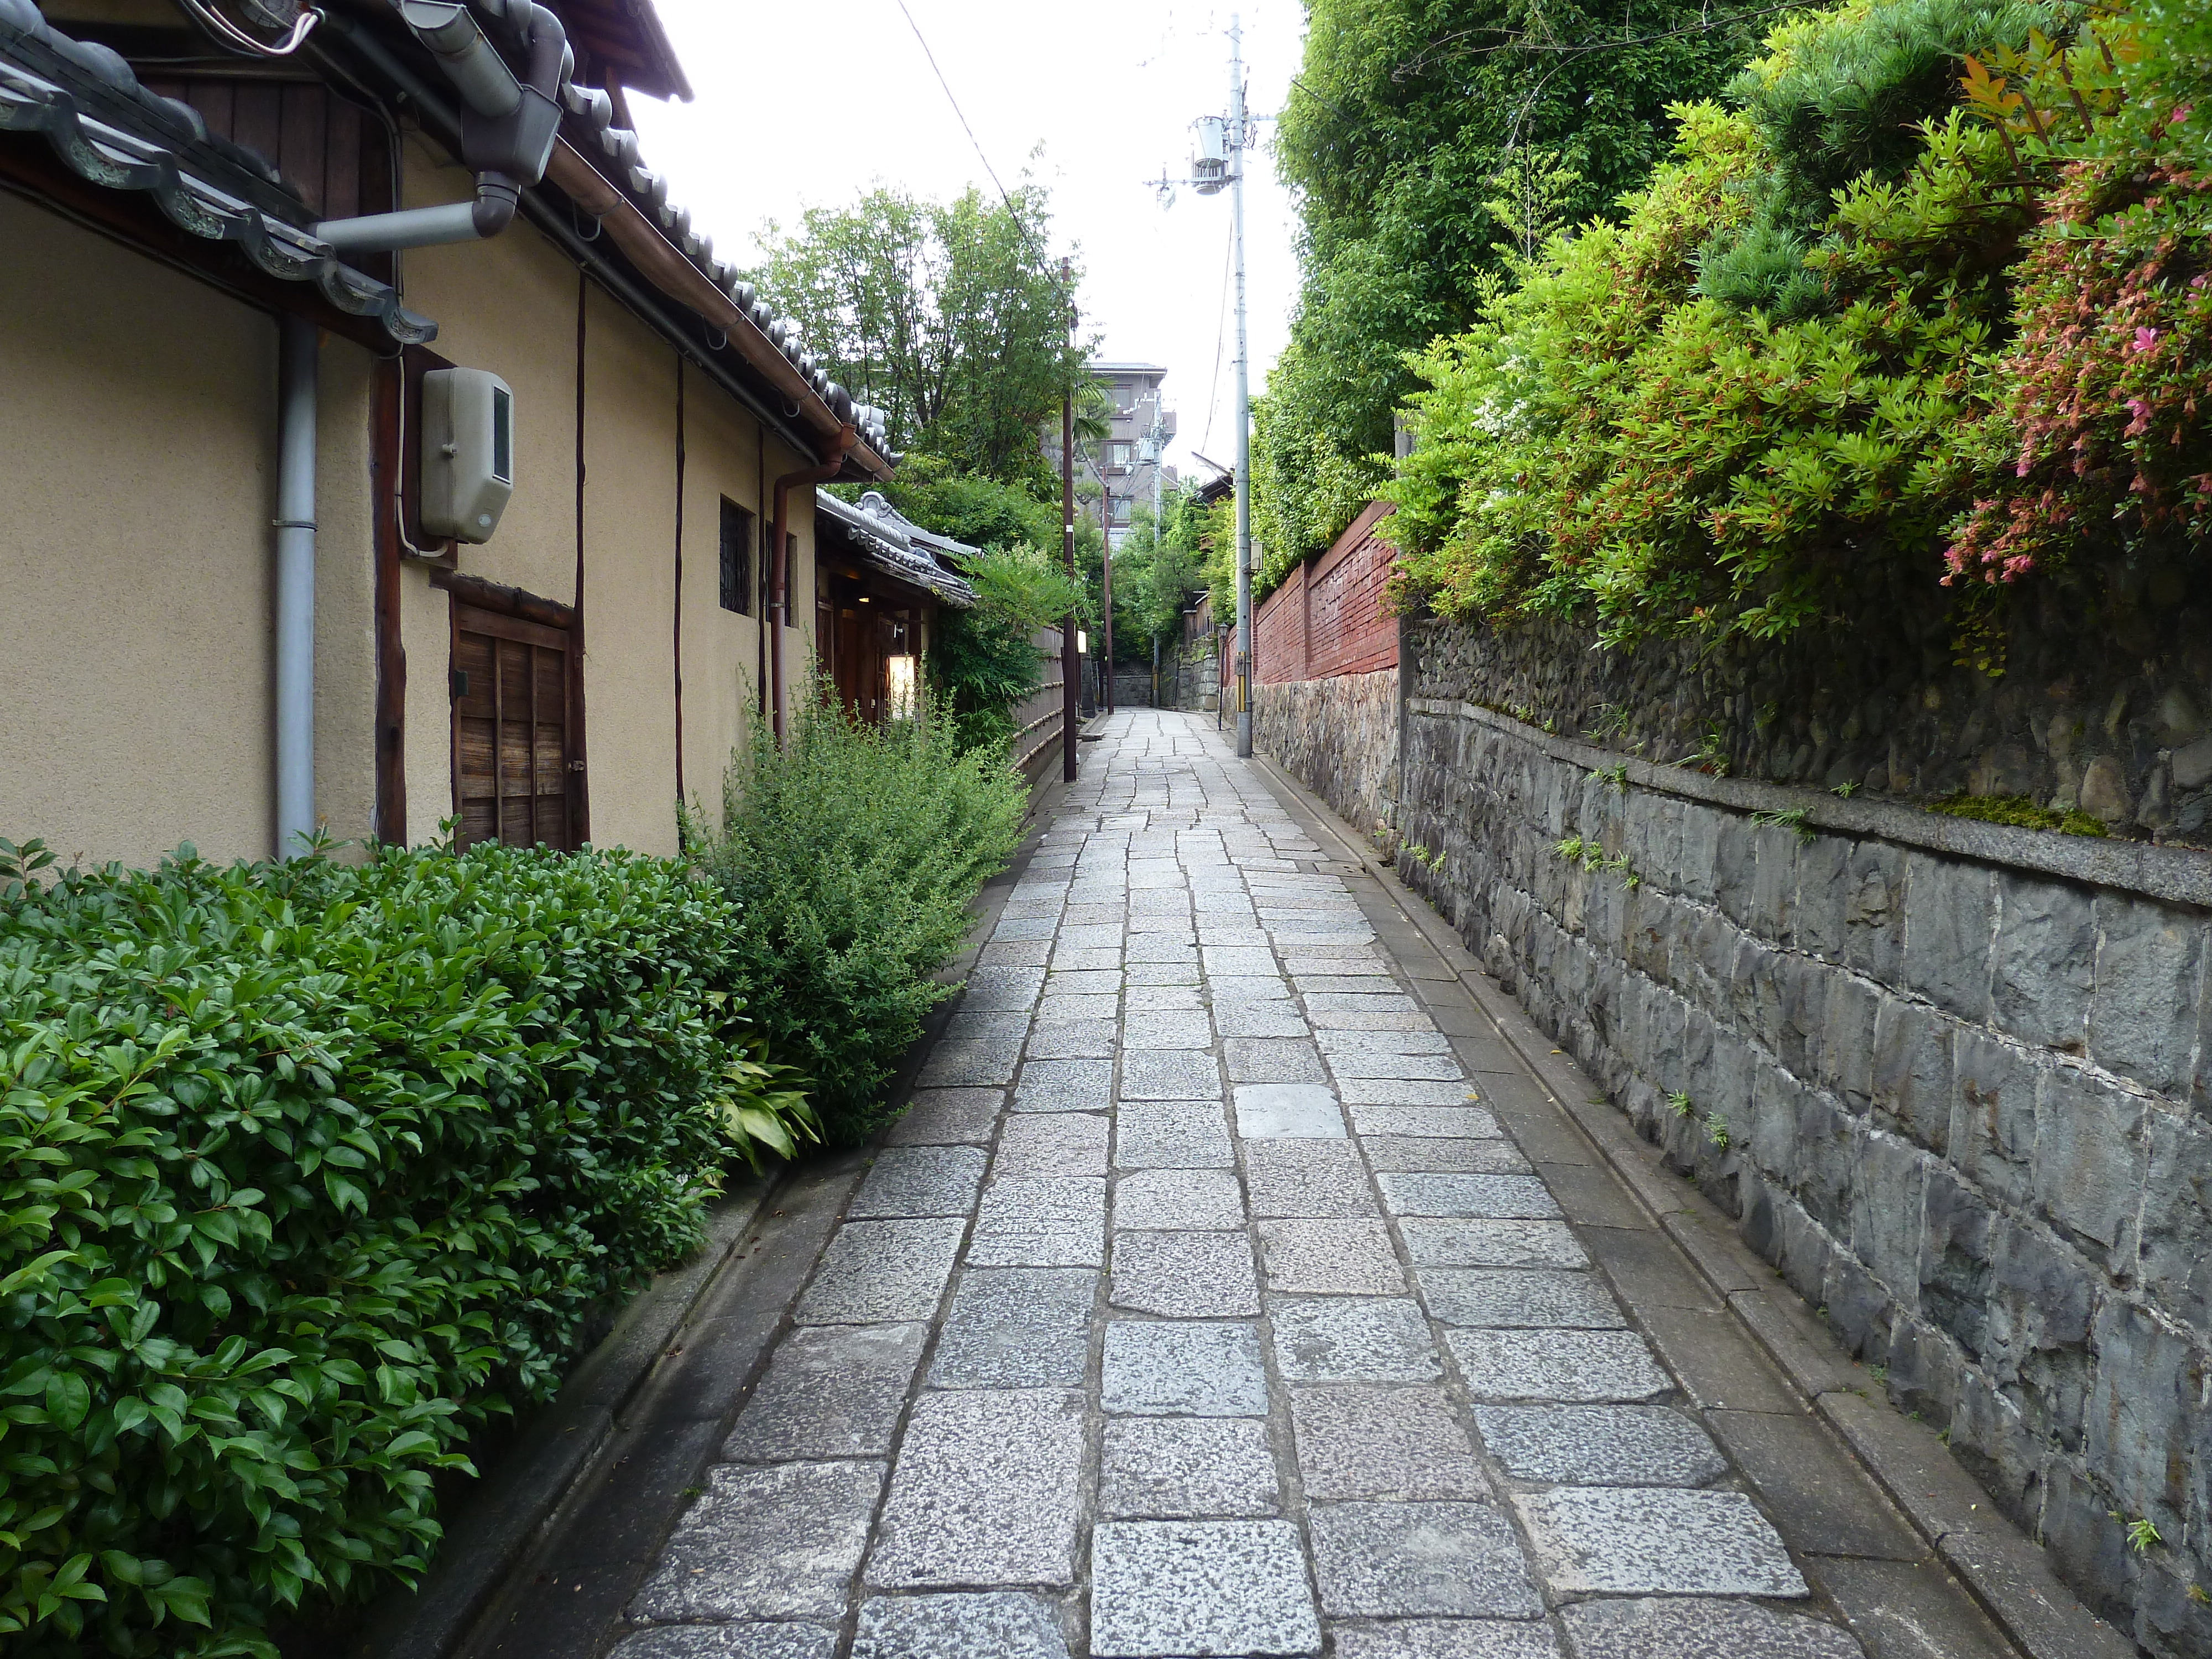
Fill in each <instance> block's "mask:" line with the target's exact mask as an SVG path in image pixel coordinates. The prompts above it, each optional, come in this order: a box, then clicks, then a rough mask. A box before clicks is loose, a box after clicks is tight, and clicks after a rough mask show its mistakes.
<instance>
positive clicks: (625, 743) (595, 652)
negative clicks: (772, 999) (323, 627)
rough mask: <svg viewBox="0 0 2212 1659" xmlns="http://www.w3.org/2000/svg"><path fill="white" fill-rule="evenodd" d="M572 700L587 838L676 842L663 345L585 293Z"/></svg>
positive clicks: (668, 364) (672, 494)
mask: <svg viewBox="0 0 2212 1659" xmlns="http://www.w3.org/2000/svg"><path fill="white" fill-rule="evenodd" d="M586 315H587V319H588V321H587V326H586V340H587V342H588V344H587V345H586V351H585V369H584V385H585V388H586V407H585V416H584V458H585V460H584V472H585V477H586V485H585V489H584V703H585V708H586V719H587V720H588V721H589V725H590V731H589V739H588V748H587V756H586V759H587V764H588V766H589V768H590V770H589V774H588V775H589V776H590V779H591V787H592V841H593V842H596V843H597V844H599V846H602V847H616V846H620V847H629V848H636V849H637V850H638V851H640V852H646V853H673V852H674V851H675V850H676V638H675V629H676V354H675V352H674V351H673V350H671V349H670V348H669V347H668V346H667V345H666V344H665V343H664V342H662V341H661V340H659V338H658V337H655V336H654V335H653V334H652V333H650V332H649V331H647V329H646V328H645V327H644V325H641V323H639V322H638V321H636V319H634V318H633V317H631V315H630V314H629V312H627V311H625V310H623V308H622V307H620V306H619V305H617V303H616V302H615V301H613V300H612V299H611V298H609V297H608V296H607V295H605V294H603V293H601V292H600V291H599V289H592V291H591V294H590V296H589V299H588V301H587V305H586Z"/></svg>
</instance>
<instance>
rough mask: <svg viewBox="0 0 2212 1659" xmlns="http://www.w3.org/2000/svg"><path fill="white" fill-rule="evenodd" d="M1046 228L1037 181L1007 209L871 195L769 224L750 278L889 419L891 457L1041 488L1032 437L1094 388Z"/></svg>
mask: <svg viewBox="0 0 2212 1659" xmlns="http://www.w3.org/2000/svg"><path fill="white" fill-rule="evenodd" d="M1050 218H1051V204H1050V201H1049V198H1048V195H1047V192H1046V191H1045V190H1044V189H1043V187H1042V185H1036V184H1034V183H1025V184H1024V185H1022V187H1021V188H1020V189H1018V190H1017V191H1015V192H1014V193H1013V197H1012V207H1011V208H1009V207H1008V206H1007V205H1006V204H1005V203H994V202H992V201H990V200H988V199H987V198H986V197H984V195H983V194H982V192H981V191H977V190H974V189H970V190H969V191H965V192H963V194H961V195H960V196H957V197H954V198H953V199H952V200H951V201H950V202H932V201H926V200H923V199H921V198H920V197H915V196H911V195H908V194H907V193H906V192H904V191H898V190H894V189H890V188H888V187H885V186H881V185H879V186H878V187H877V188H875V189H873V190H871V191H867V192H866V193H865V194H864V195H862V196H861V197H860V199H859V200H858V201H857V202H855V203H854V204H852V205H851V206H849V207H842V208H810V209H808V210H806V212H805V215H804V216H803V217H802V218H801V219H800V221H799V224H798V225H797V226H796V227H795V228H791V229H788V230H787V229H785V228H781V227H780V226H777V225H775V224H771V225H769V227H768V229H767V232H766V234H765V235H764V236H763V243H764V246H765V248H766V252H767V257H766V258H765V259H764V260H763V262H762V264H761V265H760V267H759V269H758V270H757V271H755V272H754V273H752V275H753V278H754V280H755V281H756V282H757V283H758V284H759V285H760V288H761V289H762V291H763V293H765V294H767V295H769V296H770V297H771V299H772V300H773V301H774V303H775V305H776V306H777V307H779V308H781V309H782V310H784V311H786V312H787V313H790V315H791V316H792V318H793V319H794V320H795V321H796V322H797V323H798V325H799V331H800V334H801V336H802V337H804V338H805V340H806V341H807V343H808V344H809V346H810V347H811V349H812V350H813V352H814V353H815V356H817V358H818V359H820V360H822V361H823V362H825V363H827V364H828V365H829V372H830V374H832V375H833V376H834V377H835V378H836V380H839V381H841V382H842V383H843V384H844V385H845V386H848V387H849V388H851V390H852V392H853V393H854V396H855V397H857V398H860V400H861V401H863V402H866V403H871V404H875V405H876V406H877V407H878V408H880V409H882V410H884V415H885V417H886V420H887V422H888V424H889V428H890V436H891V444H892V447H894V448H896V449H900V450H921V451H924V452H927V453H929V454H932V455H935V456H937V457H939V458H940V459H942V460H944V461H945V463H946V464H947V465H949V466H950V467H951V468H952V469H954V470H955V471H961V472H968V473H973V474H975V475H977V476H979V477H986V478H994V479H998V480H1000V481H1002V482H1008V483H1012V482H1023V481H1026V482H1029V483H1031V484H1032V485H1033V486H1034V487H1036V488H1037V489H1040V490H1042V489H1043V488H1044V486H1045V485H1046V484H1047V483H1048V482H1049V480H1048V479H1047V478H1046V477H1045V465H1044V460H1043V457H1042V454H1041V453H1040V451H1039V449H1038V446H1037V435H1038V434H1039V432H1040V431H1042V429H1043V428H1044V427H1045V425H1046V423H1047V422H1056V421H1057V420H1058V418H1059V416H1060V398H1061V395H1062V393H1063V392H1067V391H1069V390H1071V389H1073V390H1076V391H1078V392H1079V391H1081V389H1082V388H1083V387H1084V386H1086V385H1087V384H1088V376H1087V375H1085V373H1084V369H1083V362H1084V356H1085V352H1084V350H1083V349H1082V347H1081V345H1080V344H1079V343H1072V342H1071V341H1070V339H1069V337H1068V328H1067V307H1068V304H1069V291H1068V289H1067V287H1066V285H1065V284H1063V283H1061V281H1060V274H1059V271H1058V270H1057V268H1056V267H1054V266H1051V265H1048V264H1047V263H1046V261H1045V260H1044V259H1043V258H1042V256H1041V255H1040V253H1039V252H1038V249H1039V247H1040V246H1042V242H1041V239H1042V237H1043V236H1044V234H1045V233H1046V231H1047V229H1048V226H1049V223H1050Z"/></svg>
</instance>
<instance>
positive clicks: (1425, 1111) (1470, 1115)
mask: <svg viewBox="0 0 2212 1659" xmlns="http://www.w3.org/2000/svg"><path fill="white" fill-rule="evenodd" d="M1352 1127H1354V1128H1355V1129H1357V1130H1358V1132H1359V1134H1360V1138H1361V1139H1363V1140H1364V1139H1367V1138H1368V1137H1370V1136H1377V1137H1380V1136H1389V1137H1393V1138H1395V1139H1425V1140H1495V1139H1498V1138H1499V1137H1501V1136H1502V1135H1504V1133H1505V1132H1504V1130H1503V1129H1501V1128H1499V1127H1498V1120H1497V1118H1496V1117H1495V1116H1493V1115H1492V1114H1491V1113H1490V1112H1489V1111H1487V1110H1486V1109H1484V1108H1482V1107H1480V1106H1469V1105H1467V1104H1465V1103H1463V1102H1462V1104H1459V1105H1456V1106H1385V1105H1377V1104H1376V1103H1372V1102H1368V1101H1362V1102H1361V1103H1359V1104H1358V1105H1356V1106H1354V1107H1353V1108H1352ZM1375 1167H1376V1170H1381V1169H1382V1167H1383V1166H1382V1165H1381V1164H1376V1166H1375Z"/></svg>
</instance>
